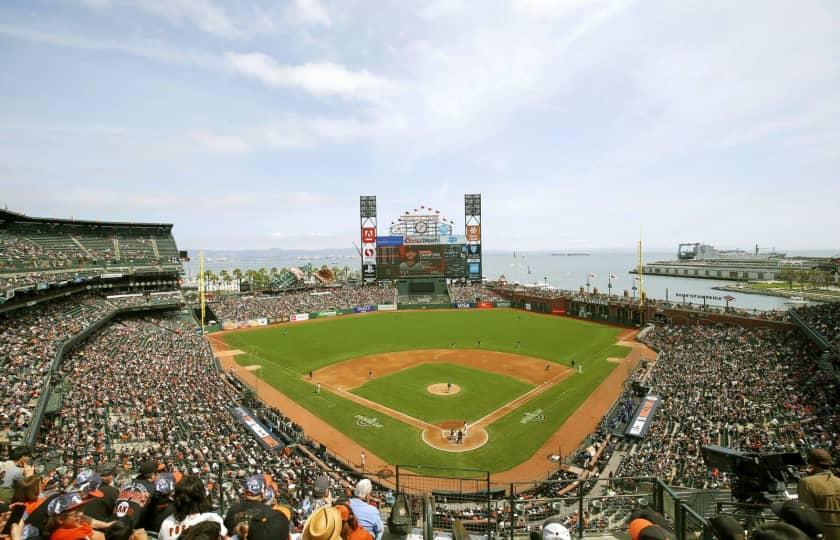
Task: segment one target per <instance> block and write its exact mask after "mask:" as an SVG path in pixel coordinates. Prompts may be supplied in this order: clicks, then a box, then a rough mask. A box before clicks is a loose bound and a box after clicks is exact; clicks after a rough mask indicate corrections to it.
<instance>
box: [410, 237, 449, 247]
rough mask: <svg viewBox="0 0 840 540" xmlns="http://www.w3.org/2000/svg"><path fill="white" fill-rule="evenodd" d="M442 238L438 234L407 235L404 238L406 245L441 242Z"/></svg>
mask: <svg viewBox="0 0 840 540" xmlns="http://www.w3.org/2000/svg"><path fill="white" fill-rule="evenodd" d="M439 243H440V240H439V239H438V237H437V236H416V235H415V236H411V235H409V236H406V237H405V238H404V239H403V244H404V245H407V246H408V245H434V244H439Z"/></svg>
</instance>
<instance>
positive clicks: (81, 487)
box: [70, 469, 103, 497]
mask: <svg viewBox="0 0 840 540" xmlns="http://www.w3.org/2000/svg"><path fill="white" fill-rule="evenodd" d="M100 485H102V477H101V476H99V475H98V474H96V473H95V472H93V470H91V469H84V470H82V471H81V472H79V475H78V476H77V477H76V480H75V481H74V482H73V485H72V486H71V487H70V490H71V491H76V492H79V493H81V494H82V496H91V497H102V496H103V494H102V492H101V491H99V486H100Z"/></svg>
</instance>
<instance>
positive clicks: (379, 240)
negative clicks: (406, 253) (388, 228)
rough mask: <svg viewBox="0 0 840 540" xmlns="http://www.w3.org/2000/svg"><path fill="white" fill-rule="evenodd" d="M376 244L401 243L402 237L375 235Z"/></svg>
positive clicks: (391, 245)
mask: <svg viewBox="0 0 840 540" xmlns="http://www.w3.org/2000/svg"><path fill="white" fill-rule="evenodd" d="M376 245H377V246H379V247H395V246H401V245H403V237H402V236H398V235H394V236H377V237H376Z"/></svg>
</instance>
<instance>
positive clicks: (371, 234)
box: [362, 227, 376, 244]
mask: <svg viewBox="0 0 840 540" xmlns="http://www.w3.org/2000/svg"><path fill="white" fill-rule="evenodd" d="M362 243H363V244H376V229H375V228H373V227H362Z"/></svg>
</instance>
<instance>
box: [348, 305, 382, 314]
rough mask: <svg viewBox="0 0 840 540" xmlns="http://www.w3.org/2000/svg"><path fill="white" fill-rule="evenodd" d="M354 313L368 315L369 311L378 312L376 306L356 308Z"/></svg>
mask: <svg viewBox="0 0 840 540" xmlns="http://www.w3.org/2000/svg"><path fill="white" fill-rule="evenodd" d="M352 311H353V312H355V313H367V312H369V311H376V306H370V305H368V306H356V307H354V308H353V309H352Z"/></svg>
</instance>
